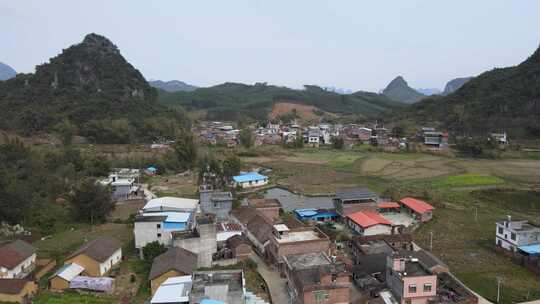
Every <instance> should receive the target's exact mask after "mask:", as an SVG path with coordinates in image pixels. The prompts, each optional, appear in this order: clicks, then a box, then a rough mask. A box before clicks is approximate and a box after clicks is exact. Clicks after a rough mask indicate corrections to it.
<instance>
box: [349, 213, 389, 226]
mask: <svg viewBox="0 0 540 304" xmlns="http://www.w3.org/2000/svg"><path fill="white" fill-rule="evenodd" d="M347 217H348V218H349V219H351V220H352V221H353V222H355V223H356V224H358V225H360V226H361V227H362V228H369V227H371V226H375V225H389V226H390V225H392V223H391V222H390V221H388V220H387V219H385V218H384V217H382V216H381V215H379V214H378V213H376V212H370V211H360V212H355V213H353V214H349V215H347Z"/></svg>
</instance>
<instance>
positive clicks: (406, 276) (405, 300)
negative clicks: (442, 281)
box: [386, 253, 437, 304]
mask: <svg viewBox="0 0 540 304" xmlns="http://www.w3.org/2000/svg"><path fill="white" fill-rule="evenodd" d="M386 283H387V285H388V288H389V289H390V291H391V292H392V295H393V296H394V297H395V299H396V300H397V302H398V303H400V304H412V303H415V304H427V303H436V302H435V301H436V298H437V275H436V274H434V273H432V272H431V271H430V270H429V269H427V268H425V266H424V265H423V264H422V263H420V262H419V260H418V258H415V257H410V256H407V255H403V254H400V253H394V254H391V255H389V256H388V257H387V264H386Z"/></svg>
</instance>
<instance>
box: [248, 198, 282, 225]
mask: <svg viewBox="0 0 540 304" xmlns="http://www.w3.org/2000/svg"><path fill="white" fill-rule="evenodd" d="M248 206H250V207H253V208H255V210H257V211H258V212H259V213H260V214H261V215H263V216H264V217H266V218H267V219H268V220H269V221H270V222H273V221H275V220H277V219H279V213H280V210H281V203H280V202H279V201H278V200H277V199H270V198H251V199H248Z"/></svg>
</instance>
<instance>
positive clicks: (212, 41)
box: [0, 0, 540, 91]
mask: <svg viewBox="0 0 540 304" xmlns="http://www.w3.org/2000/svg"><path fill="white" fill-rule="evenodd" d="M90 32H95V33H98V34H102V35H105V36H106V37H108V38H109V39H111V40H112V41H113V42H114V43H115V44H116V45H118V47H119V48H120V50H121V52H122V54H123V55H124V56H125V57H126V59H127V60H128V61H129V62H131V63H132V64H133V65H134V66H135V67H136V68H138V69H139V70H140V71H141V72H142V73H143V74H144V76H145V77H146V78H147V79H150V78H154V79H163V80H170V79H178V80H183V81H186V82H188V83H191V84H194V85H199V86H208V85H214V84H219V83H222V82H225V81H234V82H245V83H254V82H262V81H266V82H269V83H272V84H279V85H286V86H291V87H300V86H301V85H303V84H317V85H322V86H336V87H340V88H349V89H353V90H360V89H363V90H371V91H378V90H380V89H381V88H383V87H384V86H386V84H387V83H388V82H389V81H390V80H392V79H393V78H394V77H395V76H397V75H403V76H404V77H405V79H406V80H407V81H408V82H409V84H410V85H411V86H413V87H443V86H444V84H445V83H446V82H447V81H448V80H450V79H452V78H455V77H461V76H469V75H477V74H479V73H481V72H483V71H486V70H489V69H492V68H494V67H504V66H509V65H515V64H518V63H519V62H521V61H523V60H524V59H525V58H526V57H527V56H529V55H530V54H531V53H532V52H533V51H534V50H535V49H536V48H537V47H538V45H539V43H540V1H538V0H505V1H503V0H474V1H473V0H451V1H450V0H446V1H442V0H436V1H435V0H407V1H403V0H394V1H381V0H377V1H375V0H373V1H361V0H351V1H340V0H334V1H330V0H328V1H322V0H321V1H318V0H305V1H296V0H268V1H258V0H245V1H234V0H226V1H225V0H215V1H202V0H193V1H180V0H176V1H148V0H146V1H136V0H129V1H128V0H126V1H114V0H108V1H105V0H99V1H98V0H92V1H82V0H81V1H78V0H58V1H55V0H47V1H45V0H31V1H30V0H28V1H27V0H0V61H1V62H5V63H7V64H9V65H11V66H12V67H13V68H15V69H16V70H17V71H18V72H32V71H33V70H34V66H35V65H37V64H40V63H43V62H46V61H48V59H49V58H50V57H53V56H55V55H56V54H58V53H59V52H60V51H61V49H63V48H67V47H68V46H69V45H72V44H75V43H78V42H80V41H81V40H82V39H83V37H84V35H85V34H87V33H90Z"/></svg>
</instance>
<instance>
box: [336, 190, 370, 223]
mask: <svg viewBox="0 0 540 304" xmlns="http://www.w3.org/2000/svg"><path fill="white" fill-rule="evenodd" d="M378 201H379V196H378V195H377V194H376V193H374V192H372V191H371V190H369V189H367V188H346V189H338V190H337V191H336V195H335V197H334V198H333V203H334V207H335V208H336V212H337V213H338V214H339V215H340V216H341V217H342V218H345V217H346V216H347V215H349V214H351V213H354V212H358V211H376V210H377V203H378Z"/></svg>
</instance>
